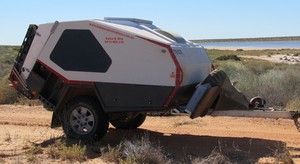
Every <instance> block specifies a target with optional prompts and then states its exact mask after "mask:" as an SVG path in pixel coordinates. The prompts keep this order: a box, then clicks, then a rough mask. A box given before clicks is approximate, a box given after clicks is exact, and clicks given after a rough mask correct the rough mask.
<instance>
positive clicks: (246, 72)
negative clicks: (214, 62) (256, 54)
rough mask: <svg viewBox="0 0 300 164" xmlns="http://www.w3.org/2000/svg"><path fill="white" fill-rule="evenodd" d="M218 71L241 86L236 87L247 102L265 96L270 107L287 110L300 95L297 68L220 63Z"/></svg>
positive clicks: (260, 63)
mask: <svg viewBox="0 0 300 164" xmlns="http://www.w3.org/2000/svg"><path fill="white" fill-rule="evenodd" d="M251 62H252V63H254V61H251ZM218 68H219V69H222V70H224V71H225V72H226V74H227V75H228V76H229V78H230V80H231V81H232V82H234V81H237V82H238V83H237V85H236V87H237V88H238V89H239V90H240V91H242V92H243V93H244V94H245V95H246V97H247V98H248V99H251V98H252V97H254V96H258V95H259V96H262V97H263V98H265V99H266V101H267V105H268V106H283V107H285V106H286V105H287V103H288V102H289V101H290V99H291V98H293V97H297V96H298V95H300V69H299V66H297V65H274V64H273V63H269V62H261V61H258V62H257V63H256V64H250V63H246V64H245V62H234V61H225V62H219V63H218Z"/></svg>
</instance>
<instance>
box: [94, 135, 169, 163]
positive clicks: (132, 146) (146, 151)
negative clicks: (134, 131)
mask: <svg viewBox="0 0 300 164" xmlns="http://www.w3.org/2000/svg"><path fill="white" fill-rule="evenodd" d="M100 152H101V157H102V158H103V159H104V160H106V161H109V162H115V163H123V164H131V163H151V164H152V163H153V164H161V163H171V161H170V160H169V159H168V158H167V157H166V155H165V154H164V153H163V150H162V147H160V146H159V145H155V144H154V143H152V142H151V141H150V140H149V137H148V136H142V137H140V138H136V139H134V140H132V141H129V140H124V141H122V142H121V143H120V144H119V145H117V146H115V147H113V148H112V147H110V146H108V147H105V148H101V149H100Z"/></svg>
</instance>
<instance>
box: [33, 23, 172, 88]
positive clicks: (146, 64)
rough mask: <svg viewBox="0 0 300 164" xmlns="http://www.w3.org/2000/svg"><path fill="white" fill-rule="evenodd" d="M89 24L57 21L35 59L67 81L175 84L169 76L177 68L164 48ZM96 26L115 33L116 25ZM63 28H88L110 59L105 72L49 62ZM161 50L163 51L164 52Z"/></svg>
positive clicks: (132, 36)
mask: <svg viewBox="0 0 300 164" xmlns="http://www.w3.org/2000/svg"><path fill="white" fill-rule="evenodd" d="M90 23H93V22H91V21H78V22H64V23H60V24H59V25H58V27H57V29H56V30H55V32H54V34H53V35H52V37H51V38H50V39H49V41H48V43H47V45H46V47H45V48H44V49H43V51H42V53H41V55H40V56H39V57H38V59H39V60H40V61H42V62H43V63H47V65H48V66H49V67H50V68H52V69H54V70H55V71H56V72H58V73H59V74H61V75H62V76H64V77H65V78H67V79H68V80H73V81H92V82H108V83H128V84H145V85H162V86H174V85H175V79H174V78H171V77H170V75H171V74H172V72H175V71H176V67H175V64H174V62H173V60H172V58H171V56H170V54H169V52H168V51H167V49H166V48H164V47H162V46H159V45H157V44H154V43H149V41H147V40H145V39H142V38H139V37H136V36H134V35H130V34H128V33H126V34H128V35H129V36H130V37H124V36H122V35H118V34H116V33H114V32H110V31H107V30H103V29H100V28H96V27H94V26H91V25H90ZM98 25H99V26H100V25H101V27H105V28H107V29H111V30H115V31H116V32H117V30H116V29H117V28H116V27H114V28H111V27H109V26H107V25H105V26H104V25H103V24H98ZM119 26H122V25H119ZM65 29H89V30H90V31H91V32H92V33H93V35H94V36H95V37H96V39H97V40H98V41H99V43H100V44H101V45H102V46H103V48H104V49H105V51H106V52H107V54H109V56H110V58H111V59H112V65H111V66H110V68H109V69H108V71H107V72H105V73H93V72H74V71H65V70H63V69H62V68H60V67H59V66H58V65H56V64H55V63H54V62H52V61H51V60H50V57H49V54H51V52H52V50H53V49H54V47H55V45H56V43H57V41H58V40H59V38H60V36H61V34H62V33H63V31H64V30H65ZM141 33H142V32H141ZM124 34H125V33H124ZM150 35H151V34H150ZM146 37H149V36H146ZM106 38H122V41H123V42H124V43H122V44H113V43H107V40H106ZM163 51H166V52H165V53H163ZM83 58H84V56H83ZM70 60H71V59H70Z"/></svg>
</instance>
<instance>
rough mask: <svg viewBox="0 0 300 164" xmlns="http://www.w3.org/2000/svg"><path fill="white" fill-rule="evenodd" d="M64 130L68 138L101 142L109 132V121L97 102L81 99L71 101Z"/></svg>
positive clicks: (66, 113) (87, 98)
mask: <svg viewBox="0 0 300 164" xmlns="http://www.w3.org/2000/svg"><path fill="white" fill-rule="evenodd" d="M63 122H64V123H63V129H64V132H65V134H66V136H67V137H68V138H72V139H79V140H83V141H89V140H99V139H101V138H102V137H103V136H104V135H105V134H106V132H107V130H108V120H107V117H106V114H105V113H104V112H103V111H102V109H101V106H100V104H99V103H98V101H97V100H95V99H93V98H90V97H80V98H77V99H74V100H73V101H71V103H70V104H69V105H68V107H67V111H66V112H65V121H63Z"/></svg>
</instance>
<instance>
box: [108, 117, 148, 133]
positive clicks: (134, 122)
mask: <svg viewBox="0 0 300 164" xmlns="http://www.w3.org/2000/svg"><path fill="white" fill-rule="evenodd" d="M146 116H147V115H146V113H140V114H138V115H137V116H136V117H134V118H131V119H122V120H114V121H110V123H111V124H112V125H113V126H114V127H115V128H117V129H136V128H138V127H139V126H141V125H142V124H143V123H144V121H145V120H146Z"/></svg>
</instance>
